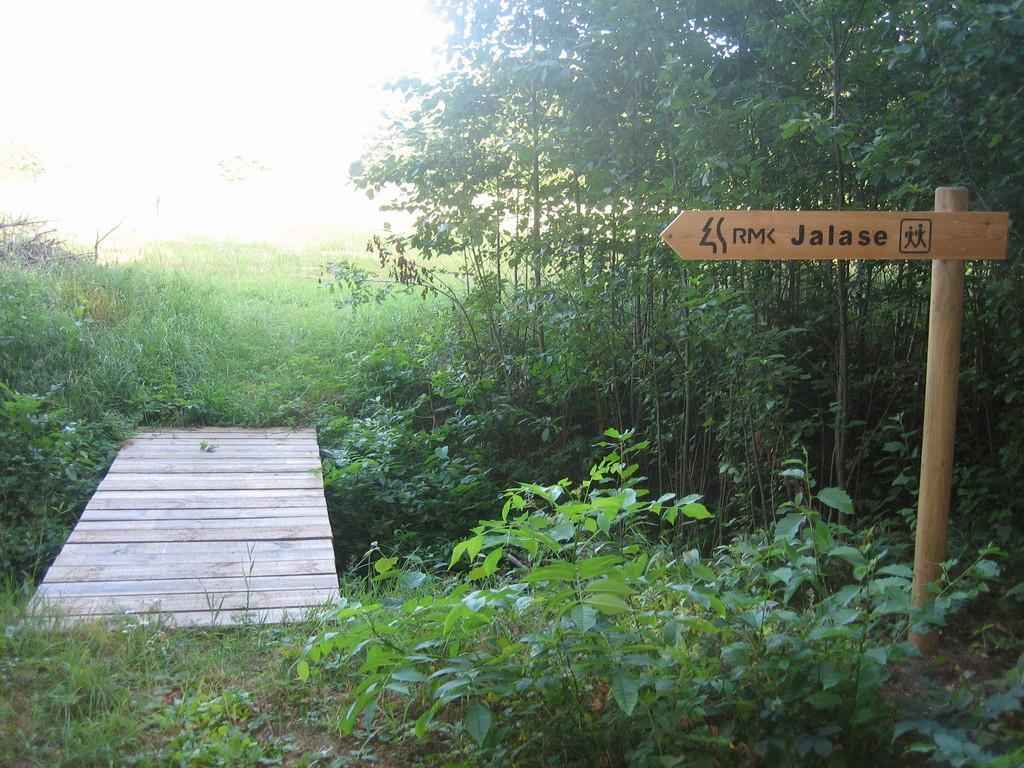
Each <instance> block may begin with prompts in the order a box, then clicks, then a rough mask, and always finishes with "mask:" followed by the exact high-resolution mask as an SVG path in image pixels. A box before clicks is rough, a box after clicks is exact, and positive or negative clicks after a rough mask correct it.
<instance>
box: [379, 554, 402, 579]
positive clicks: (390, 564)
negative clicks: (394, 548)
mask: <svg viewBox="0 0 1024 768" xmlns="http://www.w3.org/2000/svg"><path fill="white" fill-rule="evenodd" d="M396 565H398V558H397V557H382V558H381V559H380V560H378V561H377V562H375V563H374V564H373V570H375V571H376V572H377V573H379V574H381V575H383V574H385V573H387V572H388V571H390V570H391V569H392V568H394V567H395V566H396Z"/></svg>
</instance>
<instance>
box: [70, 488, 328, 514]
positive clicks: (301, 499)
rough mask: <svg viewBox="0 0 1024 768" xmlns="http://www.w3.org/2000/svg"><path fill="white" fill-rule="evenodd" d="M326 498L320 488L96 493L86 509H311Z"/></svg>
mask: <svg viewBox="0 0 1024 768" xmlns="http://www.w3.org/2000/svg"><path fill="white" fill-rule="evenodd" d="M323 497H324V494H323V491H322V490H320V489H319V488H309V489H306V488H296V489H292V490H280V491H274V490H252V491H214V490H209V491H97V492H96V493H95V494H94V495H93V497H92V499H91V500H90V501H89V503H88V504H87V505H86V509H212V508H216V507H222V506H223V507H238V508H243V507H263V508H269V507H308V506H311V505H312V504H313V503H314V502H317V501H319V500H321V499H323Z"/></svg>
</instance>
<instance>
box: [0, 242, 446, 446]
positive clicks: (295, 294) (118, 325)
mask: <svg viewBox="0 0 1024 768" xmlns="http://www.w3.org/2000/svg"><path fill="white" fill-rule="evenodd" d="M364 242H365V238H364V237H363V236H362V235H361V234H358V233H353V234H352V235H351V236H350V237H348V238H346V239H344V240H341V241H338V242H332V243H326V244H322V245H319V246H315V247H310V248H306V249H304V250H289V249H286V248H283V247H280V246H274V245H269V244H264V243H248V244H241V243H233V242H218V241H189V242H174V243H159V244H150V245H147V246H145V247H143V248H141V249H139V250H138V251H136V252H132V253H126V254H124V253H123V254H119V255H118V256H117V257H116V259H112V260H110V261H111V262H112V263H106V264H81V265H75V266H54V267H51V268H50V269H49V270H47V271H46V272H44V273H40V272H38V271H36V270H33V271H24V270H19V269H17V268H16V267H10V266H7V267H4V266H3V265H0V270H3V271H2V272H0V276H2V287H0V290H2V292H3V294H4V295H3V299H4V300H3V303H2V307H0V336H2V337H3V338H4V342H5V346H4V350H3V355H4V357H3V358H0V359H2V360H3V362H4V364H5V367H6V368H7V370H6V371H5V376H4V378H5V379H7V380H8V383H9V384H10V385H11V386H13V387H14V388H15V389H18V390H20V391H23V392H34V393H46V392H50V391H53V397H54V399H55V400H56V401H57V402H59V403H61V404H62V405H66V406H68V407H69V408H70V409H71V411H72V412H73V413H74V414H75V415H76V416H77V417H79V418H88V419H90V420H92V421H101V420H103V419H107V418H110V417H111V415H112V414H119V415H120V416H122V417H124V418H127V419H128V420H135V421H139V422H144V423H149V424H174V425H176V424H182V423H202V424H212V425H229V424H231V425H248V426H262V425H281V424H295V423H310V422H312V421H313V420H314V419H315V418H316V416H317V415H318V414H319V413H320V412H321V411H322V410H323V408H324V407H325V405H329V404H331V403H333V402H335V401H336V400H337V399H338V397H339V394H340V388H341V387H342V382H343V380H344V369H345V365H346V361H348V360H351V359H352V358H353V356H357V355H359V354H360V352H361V351H364V350H367V349H370V348H372V347H373V346H374V345H375V344H381V343H384V344H387V343H392V342H394V341H395V340H397V339H401V338H404V337H406V336H408V335H409V334H410V333H414V332H415V327H416V325H417V322H418V320H419V318H421V317H422V314H423V313H424V312H425V311H427V307H426V305H425V304H424V303H423V302H422V301H419V300H417V299H414V298H411V297H406V296H399V297H395V298H393V299H391V300H389V301H388V302H386V303H384V304H375V305H370V306H367V307H365V308H362V309H360V310H359V311H358V313H353V312H352V311H345V312H342V311H339V310H338V308H337V307H336V306H335V302H336V301H337V299H338V296H337V295H336V294H335V293H333V292H332V291H331V290H329V289H328V288H327V286H326V284H321V282H320V281H319V279H320V277H321V273H322V269H323V267H324V266H325V265H326V264H328V263H329V262H331V261H337V260H339V259H348V260H353V261H356V262H359V261H362V260H365V261H366V262H367V266H372V264H371V263H370V261H369V260H368V259H366V255H365V253H364V250H363V245H364ZM127 426H129V427H130V426H134V425H132V424H130V425H127Z"/></svg>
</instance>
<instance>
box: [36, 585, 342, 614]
mask: <svg viewBox="0 0 1024 768" xmlns="http://www.w3.org/2000/svg"><path fill="white" fill-rule="evenodd" d="M337 599H338V590H337V588H328V589H276V590H270V591H267V592H219V591H208V592H188V593H181V594H170V595H162V594H149V595H104V596H102V597H60V598H58V599H57V600H53V601H51V600H46V599H45V598H43V599H41V602H51V603H53V604H55V605H56V606H57V607H59V608H60V610H62V611H66V612H67V613H73V614H89V613H148V612H150V611H217V610H245V609H254V610H259V609H264V608H298V607H303V606H315V605H323V604H325V603H327V602H330V601H333V600H337Z"/></svg>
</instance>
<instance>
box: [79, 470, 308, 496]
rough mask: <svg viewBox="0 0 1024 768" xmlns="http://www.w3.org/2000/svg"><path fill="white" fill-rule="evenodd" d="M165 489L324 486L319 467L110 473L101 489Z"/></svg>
mask: <svg viewBox="0 0 1024 768" xmlns="http://www.w3.org/2000/svg"><path fill="white" fill-rule="evenodd" d="M151 488H159V489H160V490H164V491H171V490H175V491H195V490H200V491H203V490H221V491H223V490H239V491H240V490H292V489H295V488H323V480H322V479H321V478H320V473H319V467H317V474H315V475H314V474H313V473H312V472H273V471H267V472H221V473H219V474H210V473H199V474H186V473H183V472H166V473H164V472H161V473H148V474H147V473H142V472H137V473H129V474H116V475H111V474H108V475H107V476H106V477H105V478H104V479H103V482H101V483H100V485H99V489H98V490H100V491H136V490H139V491H144V490H148V489H151Z"/></svg>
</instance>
